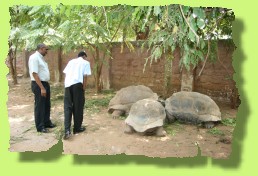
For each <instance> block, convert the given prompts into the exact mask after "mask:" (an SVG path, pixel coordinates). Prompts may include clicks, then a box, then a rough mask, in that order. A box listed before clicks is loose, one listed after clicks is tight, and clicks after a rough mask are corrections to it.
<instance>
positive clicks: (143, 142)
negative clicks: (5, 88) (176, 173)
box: [7, 78, 237, 159]
mask: <svg viewBox="0 0 258 176" xmlns="http://www.w3.org/2000/svg"><path fill="white" fill-rule="evenodd" d="M8 80H9V81H8V82H9V92H8V102H7V108H8V119H9V123H10V148H9V150H10V151H11V152H25V151H33V152H40V151H47V150H49V149H50V148H51V147H52V146H54V145H55V144H57V143H58V140H62V142H63V154H79V155H106V154H107V155H116V154H121V153H125V154H126V155H145V156H148V157H161V158H165V157H194V156H197V155H198V151H199V152H201V153H200V155H201V156H209V157H212V158H220V159H227V158H228V157H229V156H230V154H231V141H232V134H233V130H234V125H227V124H224V123H221V124H218V125H217V126H216V127H215V128H214V129H212V130H210V129H204V128H201V127H198V126H194V125H187V124H180V123H177V122H176V123H173V124H169V125H166V126H165V130H166V131H167V133H168V134H167V136H165V137H155V136H142V135H139V134H130V135H129V134H125V133H124V127H125V124H124V119H123V118H118V119H113V118H112V117H111V115H110V114H108V113H107V107H102V106H101V107H98V108H96V107H94V106H92V107H93V108H91V109H90V108H86V109H85V110H84V121H83V125H84V126H86V131H85V132H83V133H80V134H76V135H73V136H72V137H71V139H69V140H63V139H62V136H63V119H64V113H63V85H53V84H51V91H52V92H51V93H52V94H51V103H52V106H51V119H52V121H53V122H54V123H55V124H57V127H56V128H54V129H50V133H47V134H40V133H37V131H36V129H35V125H34V116H33V113H34V110H33V108H34V107H33V101H34V96H33V94H32V92H31V89H30V80H29V79H28V78H19V80H18V82H19V84H18V85H15V86H14V85H13V84H12V83H11V80H10V79H8ZM104 96H105V95H104V94H99V95H96V94H94V92H93V91H91V90H88V91H87V94H86V101H87V100H88V101H89V100H91V99H99V100H101V99H103V98H104ZM217 103H218V105H219V107H220V109H221V112H222V119H229V120H234V119H235V118H236V113H237V110H234V109H231V108H230V106H229V104H227V103H221V102H217Z"/></svg>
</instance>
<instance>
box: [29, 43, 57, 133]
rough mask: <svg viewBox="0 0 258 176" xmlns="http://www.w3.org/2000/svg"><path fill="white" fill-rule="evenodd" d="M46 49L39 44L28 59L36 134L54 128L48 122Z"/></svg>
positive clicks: (48, 91) (48, 98) (48, 88)
mask: <svg viewBox="0 0 258 176" xmlns="http://www.w3.org/2000/svg"><path fill="white" fill-rule="evenodd" d="M47 51H48V47H47V46H46V45H45V44H39V45H38V46H37V51H36V52H35V53H34V54H32V55H31V56H30V58H29V72H30V78H31V90H32V92H33V93H34V98H35V101H34V117H35V125H36V129H37V131H38V132H41V133H47V132H48V130H47V129H46V128H54V127H55V126H56V125H54V124H53V123H52V122H51V120H50V107H51V105H50V86H49V83H48V81H49V80H50V73H49V69H48V64H47V62H46V61H45V59H44V56H45V55H46V54H47Z"/></svg>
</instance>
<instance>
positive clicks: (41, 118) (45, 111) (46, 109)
mask: <svg viewBox="0 0 258 176" xmlns="http://www.w3.org/2000/svg"><path fill="white" fill-rule="evenodd" d="M41 83H42V85H43V86H44V88H45V89H46V92H47V95H46V97H43V96H41V90H40V87H39V86H38V84H37V83H36V81H32V82H31V90H32V92H33V93H34V118H35V125H36V129H37V131H41V130H42V129H43V128H45V126H46V125H49V124H50V123H51V121H50V108H51V104H50V86H49V84H48V82H44V81H42V82H41Z"/></svg>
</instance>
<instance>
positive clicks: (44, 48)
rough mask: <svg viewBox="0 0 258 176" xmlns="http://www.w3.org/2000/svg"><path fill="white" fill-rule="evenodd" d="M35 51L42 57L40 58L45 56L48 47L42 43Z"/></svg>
mask: <svg viewBox="0 0 258 176" xmlns="http://www.w3.org/2000/svg"><path fill="white" fill-rule="evenodd" d="M37 50H38V52H39V53H40V54H41V55H42V56H45V55H46V54H47V51H48V46H47V45H45V44H44V43H40V44H38V46H37Z"/></svg>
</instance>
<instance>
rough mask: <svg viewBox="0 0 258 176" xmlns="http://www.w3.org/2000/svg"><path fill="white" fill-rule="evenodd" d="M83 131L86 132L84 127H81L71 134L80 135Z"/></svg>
mask: <svg viewBox="0 0 258 176" xmlns="http://www.w3.org/2000/svg"><path fill="white" fill-rule="evenodd" d="M85 130H86V128H85V127H81V128H79V129H73V134H76V133H81V132H83V131H85Z"/></svg>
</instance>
